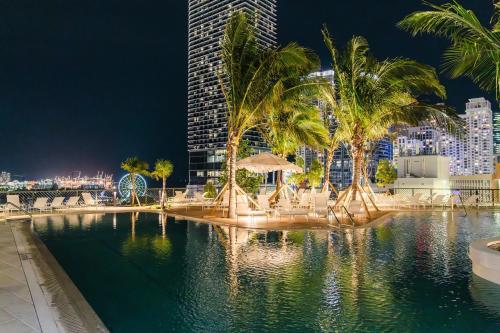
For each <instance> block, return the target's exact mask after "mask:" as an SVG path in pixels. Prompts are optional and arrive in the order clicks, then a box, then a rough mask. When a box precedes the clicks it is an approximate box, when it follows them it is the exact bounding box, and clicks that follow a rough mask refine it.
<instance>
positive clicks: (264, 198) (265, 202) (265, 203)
mask: <svg viewBox="0 0 500 333" xmlns="http://www.w3.org/2000/svg"><path fill="white" fill-rule="evenodd" d="M269 198H270V195H267V194H259V195H258V196H257V203H258V204H259V206H260V208H261V209H262V210H265V211H266V212H267V213H269V214H272V215H273V216H275V215H276V210H275V209H273V208H271V206H270V205H269Z"/></svg>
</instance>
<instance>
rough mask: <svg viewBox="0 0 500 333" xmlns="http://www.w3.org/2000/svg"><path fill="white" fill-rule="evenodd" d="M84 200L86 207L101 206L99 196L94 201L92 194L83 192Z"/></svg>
mask: <svg viewBox="0 0 500 333" xmlns="http://www.w3.org/2000/svg"><path fill="white" fill-rule="evenodd" d="M82 198H83V202H84V204H85V206H91V207H92V206H101V204H100V203H99V200H98V199H97V196H96V198H95V199H94V198H93V197H92V194H90V193H88V192H83V193H82Z"/></svg>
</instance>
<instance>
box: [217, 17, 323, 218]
mask: <svg viewBox="0 0 500 333" xmlns="http://www.w3.org/2000/svg"><path fill="white" fill-rule="evenodd" d="M248 20H249V18H247V16H246V15H245V14H244V13H243V12H236V13H234V14H233V15H232V16H231V17H230V19H229V21H228V23H227V25H226V30H225V34H224V38H223V41H222V66H221V72H220V73H219V81H220V86H221V90H222V93H223V94H224V97H225V100H226V105H227V144H226V161H227V174H228V184H227V185H228V189H229V210H228V211H229V213H228V216H229V217H230V218H235V212H236V187H235V184H236V154H237V151H238V146H239V144H240V142H241V140H242V139H243V136H244V135H245V133H247V132H248V131H249V130H251V129H255V128H256V127H257V125H258V123H259V122H261V121H262V119H264V118H265V115H266V113H267V112H266V111H268V110H269V106H270V105H276V103H277V101H280V100H282V99H283V97H284V96H286V94H288V93H290V92H291V91H293V90H300V89H304V88H305V87H307V86H309V85H310V83H309V82H307V81H306V82H301V81H300V80H299V78H301V77H303V76H304V73H305V72H306V71H309V70H310V69H311V68H314V66H316V65H317V64H318V60H317V57H316V56H314V55H313V54H312V52H310V51H309V50H307V49H305V48H303V47H300V46H298V45H297V44H294V43H292V44H289V45H287V46H285V47H281V48H276V49H269V48H265V47H262V46H259V45H258V44H257V42H256V39H255V34H254V28H253V25H252V24H250V23H249V22H248Z"/></svg>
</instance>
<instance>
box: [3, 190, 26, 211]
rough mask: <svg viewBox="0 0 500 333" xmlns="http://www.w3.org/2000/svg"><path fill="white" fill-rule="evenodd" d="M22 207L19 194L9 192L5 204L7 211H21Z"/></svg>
mask: <svg viewBox="0 0 500 333" xmlns="http://www.w3.org/2000/svg"><path fill="white" fill-rule="evenodd" d="M21 209H22V206H21V201H20V200H19V195H17V194H8V195H7V204H6V205H5V210H6V211H7V212H13V211H19V210H21Z"/></svg>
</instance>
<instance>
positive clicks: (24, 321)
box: [0, 224, 42, 333]
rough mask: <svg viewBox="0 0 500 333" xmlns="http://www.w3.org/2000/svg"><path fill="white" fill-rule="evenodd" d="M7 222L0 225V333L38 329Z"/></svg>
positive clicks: (38, 323) (31, 301) (26, 284)
mask: <svg viewBox="0 0 500 333" xmlns="http://www.w3.org/2000/svg"><path fill="white" fill-rule="evenodd" d="M41 331H42V330H41V328H40V322H39V320H38V315H37V313H36V310H35V307H34V305H33V300H32V297H31V293H30V289H29V287H28V282H27V280H26V275H25V273H24V270H23V267H22V264H21V257H20V255H19V253H18V251H17V246H16V242H15V239H14V235H13V233H12V230H11V228H10V226H9V225H7V224H0V332H9V333H18V332H19V333H21V332H41Z"/></svg>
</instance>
